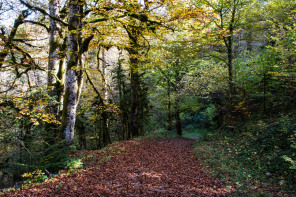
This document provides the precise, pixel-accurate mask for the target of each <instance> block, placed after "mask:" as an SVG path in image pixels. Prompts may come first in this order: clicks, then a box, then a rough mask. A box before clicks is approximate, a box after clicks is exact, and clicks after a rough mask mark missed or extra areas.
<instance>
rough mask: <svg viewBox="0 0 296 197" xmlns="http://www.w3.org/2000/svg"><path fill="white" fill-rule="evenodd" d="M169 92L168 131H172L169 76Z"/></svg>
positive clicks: (168, 82)
mask: <svg viewBox="0 0 296 197" xmlns="http://www.w3.org/2000/svg"><path fill="white" fill-rule="evenodd" d="M167 69H168V67H167ZM168 76H169V75H168ZM167 93H168V131H171V130H172V112H171V85H170V79H169V78H167Z"/></svg>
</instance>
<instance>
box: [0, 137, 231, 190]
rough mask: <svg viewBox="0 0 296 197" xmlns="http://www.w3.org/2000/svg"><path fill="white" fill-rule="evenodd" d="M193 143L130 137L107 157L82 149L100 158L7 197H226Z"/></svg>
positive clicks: (114, 146) (189, 141)
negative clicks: (130, 138) (205, 167)
mask: <svg viewBox="0 0 296 197" xmlns="http://www.w3.org/2000/svg"><path fill="white" fill-rule="evenodd" d="M193 142H194V140H192V139H166V140H154V141H136V140H131V141H126V142H120V143H117V144H115V145H112V146H111V147H110V148H109V149H106V151H105V153H106V152H109V154H110V156H109V157H106V156H105V157H104V158H103V157H102V156H100V154H101V153H98V152H96V151H84V152H83V154H85V155H88V156H86V157H85V158H87V159H86V160H85V162H87V161H88V162H89V161H91V159H90V158H94V155H96V154H97V155H96V157H95V158H96V159H95V160H97V158H100V160H97V161H96V162H94V163H93V164H90V166H89V167H88V168H86V169H85V170H82V171H80V172H77V173H75V174H74V175H71V176H64V177H58V178H54V179H51V180H49V181H47V182H46V183H45V184H43V185H41V186H35V187H33V188H30V189H27V190H23V191H18V192H13V193H9V194H6V195H5V196H226V195H227V191H226V189H225V188H224V187H223V186H222V185H221V184H220V183H219V182H218V181H216V180H215V179H214V178H212V177H211V176H210V175H209V174H208V173H207V172H206V171H205V170H204V164H203V162H202V161H198V160H197V159H196V158H195V156H194V154H193V152H192V143H193ZM112 147H113V148H112ZM80 155H81V152H80ZM90 155H92V156H90ZM107 158H109V159H110V161H108V160H109V159H107ZM102 161H103V162H102ZM104 161H105V162H106V163H105V164H104Z"/></svg>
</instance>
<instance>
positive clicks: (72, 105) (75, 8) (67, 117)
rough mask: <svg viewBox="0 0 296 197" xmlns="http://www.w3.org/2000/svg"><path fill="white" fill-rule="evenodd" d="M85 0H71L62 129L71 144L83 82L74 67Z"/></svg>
mask: <svg viewBox="0 0 296 197" xmlns="http://www.w3.org/2000/svg"><path fill="white" fill-rule="evenodd" d="M82 8H83V2H82V1H81V0H70V1H69V17H68V24H69V28H68V30H69V34H68V54H67V67H66V79H65V83H66V84H65V96H64V102H63V116H62V127H61V129H62V131H63V133H64V136H65V140H66V145H68V146H69V145H71V144H72V143H73V139H74V126H75V121H76V109H77V104H78V97H79V92H80V91H79V87H81V86H80V84H81V77H79V75H80V72H79V71H76V70H74V69H73V67H77V65H78V63H79V42H80V40H81V38H80V36H81V34H80V33H79V28H80V27H81V11H82Z"/></svg>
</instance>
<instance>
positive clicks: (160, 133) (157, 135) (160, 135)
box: [144, 128, 178, 140]
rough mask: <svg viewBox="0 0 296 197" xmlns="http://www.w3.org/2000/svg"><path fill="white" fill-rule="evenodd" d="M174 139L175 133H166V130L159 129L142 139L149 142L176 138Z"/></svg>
mask: <svg viewBox="0 0 296 197" xmlns="http://www.w3.org/2000/svg"><path fill="white" fill-rule="evenodd" d="M176 137H178V136H177V134H176V132H174V131H168V130H166V129H163V128H161V129H157V130H155V131H153V132H150V133H148V134H146V136H145V137H144V138H146V139H149V140H154V139H168V138H176Z"/></svg>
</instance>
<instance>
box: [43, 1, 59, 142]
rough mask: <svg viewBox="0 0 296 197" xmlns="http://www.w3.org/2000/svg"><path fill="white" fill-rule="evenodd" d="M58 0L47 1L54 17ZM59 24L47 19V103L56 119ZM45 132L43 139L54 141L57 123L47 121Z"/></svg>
mask: <svg viewBox="0 0 296 197" xmlns="http://www.w3.org/2000/svg"><path fill="white" fill-rule="evenodd" d="M59 3H60V2H59V0H51V1H50V2H49V14H50V15H51V16H54V17H57V18H58V17H59V14H58V8H59ZM60 28H61V27H60V25H59V23H58V22H57V21H56V20H53V19H52V18H50V19H49V29H50V32H49V55H48V78H47V89H48V93H49V96H50V97H51V98H54V99H53V102H52V103H50V104H49V109H48V111H49V113H50V114H52V115H54V117H55V119H56V120H58V119H59V118H58V115H59V101H60V98H61V94H62V92H61V91H59V90H60V89H61V88H59V82H58V72H59V71H60V68H59V67H60V58H61V57H60V54H59V51H60V50H61V48H60V46H61V43H60V36H59V31H60ZM46 128H47V131H48V132H47V134H46V139H45V141H46V142H47V144H48V145H52V144H53V143H54V138H55V137H56V136H57V128H58V125H57V124H56V123H47V124H46Z"/></svg>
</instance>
